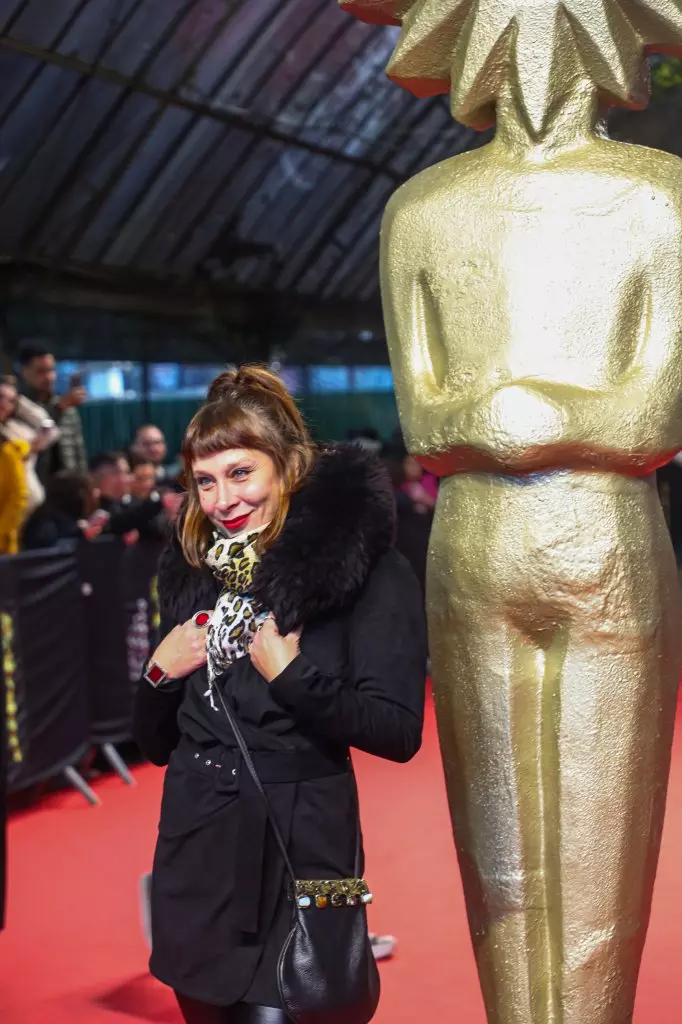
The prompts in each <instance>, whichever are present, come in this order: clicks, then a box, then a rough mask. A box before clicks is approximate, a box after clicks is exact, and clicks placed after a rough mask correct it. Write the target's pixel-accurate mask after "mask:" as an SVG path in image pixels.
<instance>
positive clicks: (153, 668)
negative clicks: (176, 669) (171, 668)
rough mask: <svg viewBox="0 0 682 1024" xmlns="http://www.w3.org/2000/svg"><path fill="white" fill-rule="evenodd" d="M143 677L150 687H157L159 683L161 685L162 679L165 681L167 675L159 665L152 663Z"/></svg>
mask: <svg viewBox="0 0 682 1024" xmlns="http://www.w3.org/2000/svg"><path fill="white" fill-rule="evenodd" d="M145 676H146V678H147V680H148V682H150V683H151V684H152V686H158V685H159V683H162V682H163V681H164V679H166V677H167V674H166V673H165V672H164V671H163V669H162V668H161V667H160V666H159V665H156V664H154V662H152V663H151V665H150V666H149V668H148V669H147V671H146V673H145Z"/></svg>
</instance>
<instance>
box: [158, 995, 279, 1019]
mask: <svg viewBox="0 0 682 1024" xmlns="http://www.w3.org/2000/svg"><path fill="white" fill-rule="evenodd" d="M175 995H176V998H177V1000H178V1003H179V1004H180V1009H181V1010H182V1016H183V1017H184V1018H185V1022H186V1024H287V1021H288V1020H289V1018H288V1017H287V1015H286V1013H285V1012H284V1010H276V1009H275V1008H274V1007H273V1006H252V1005H251V1004H249V1003H238V1004H237V1005H236V1006H225V1007H222V1006H209V1004H208V1003H200V1002H198V1001H197V1000H196V999H189V998H188V997H187V996H181V995H180V993H179V992H176V993H175Z"/></svg>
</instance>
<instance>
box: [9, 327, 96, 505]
mask: <svg viewBox="0 0 682 1024" xmlns="http://www.w3.org/2000/svg"><path fill="white" fill-rule="evenodd" d="M18 363H19V372H20V374H21V381H22V388H21V390H22V392H23V394H25V395H26V397H27V398H29V399H30V400H31V401H32V402H35V403H36V404H37V405H40V406H42V407H43V409H45V411H46V412H47V413H48V415H49V416H50V418H51V419H52V420H54V422H55V423H56V424H57V426H58V427H59V440H58V442H57V443H56V444H54V445H52V447H50V448H47V449H45V451H42V452H40V453H39V454H38V458H37V461H36V473H37V475H38V478H39V480H40V482H41V483H42V484H43V486H44V485H45V484H46V483H47V481H48V480H49V479H50V477H51V476H52V475H53V474H54V473H58V472H59V471H60V470H70V471H74V472H80V473H85V472H87V469H88V459H87V453H86V450H85V441H84V439H83V427H82V424H81V419H80V416H79V414H78V406H79V405H82V404H83V402H85V401H86V399H87V397H88V396H87V391H86V390H85V388H84V387H83V381H82V376H81V374H80V373H74V374H72V377H71V380H70V382H69V388H68V391H66V392H65V394H63V395H57V394H56V392H55V386H56V382H57V370H56V362H55V358H54V355H53V354H52V353H51V352H50V350H49V348H48V347H47V346H46V345H45V344H43V343H42V342H40V341H26V342H24V343H23V344H22V345H21V346H20V347H19V353H18Z"/></svg>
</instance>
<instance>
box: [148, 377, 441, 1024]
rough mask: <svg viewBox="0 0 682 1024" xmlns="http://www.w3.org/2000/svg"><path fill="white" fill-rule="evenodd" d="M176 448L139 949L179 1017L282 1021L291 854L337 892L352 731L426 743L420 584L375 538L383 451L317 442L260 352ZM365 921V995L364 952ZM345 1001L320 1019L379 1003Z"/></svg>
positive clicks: (353, 858) (222, 386)
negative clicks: (148, 949) (157, 799)
mask: <svg viewBox="0 0 682 1024" xmlns="http://www.w3.org/2000/svg"><path fill="white" fill-rule="evenodd" d="M182 457H183V465H184V474H185V483H186V486H187V495H188V497H187V504H186V507H185V509H184V512H183V513H182V514H181V516H180V518H179V521H178V524H177V526H178V534H177V537H176V538H175V539H174V542H173V543H172V544H171V546H170V547H169V548H168V550H167V551H166V552H165V554H164V556H163V559H162V563H161V569H160V574H159V596H160V602H161V611H162V631H163V633H165V636H164V639H163V640H162V641H161V643H160V645H159V647H158V648H157V649H156V651H155V652H154V655H153V657H152V660H151V662H150V664H149V666H148V668H147V672H146V673H145V678H144V680H143V681H142V683H141V685H140V687H139V689H138V693H137V704H136V736H137V739H138V742H139V744H140V746H141V748H142V750H143V751H144V752H145V753H146V754H147V756H148V757H149V758H150V759H151V760H152V761H154V762H155V763H157V764H160V765H165V764H167V765H168V770H167V773H166V780H165V786H164V796H163V803H162V807H161V821H160V825H159V838H158V842H157V848H156V855H155V860H154V869H153V881H152V897H151V903H152V948H153V952H152V959H151V969H152V973H153V974H155V976H156V977H157V978H159V979H160V980H161V981H164V982H165V983H166V984H168V985H171V986H172V987H173V988H174V989H175V991H176V993H177V994H178V1000H179V1003H180V1006H181V1008H182V1012H183V1014H184V1017H185V1020H186V1021H188V1022H189V1024H237V1022H239V1024H265V1022H268V1024H284V1022H285V1021H287V1020H289V1019H290V1018H289V1017H288V1016H287V1013H286V1010H285V1008H284V1005H283V1003H284V997H283V996H282V994H281V993H280V986H279V983H278V967H277V965H278V961H279V958H280V953H281V952H282V950H283V947H284V943H285V940H287V937H288V935H289V932H290V929H291V926H292V911H293V909H294V906H293V903H292V902H291V900H290V898H289V889H290V886H289V884H288V879H287V871H288V869H289V867H288V862H290V864H291V866H292V871H295V872H296V878H297V879H317V880H323V881H321V882H320V884H325V885H327V884H332V883H333V885H332V888H334V886H336V888H337V889H338V892H337V891H336V889H334V892H335V893H336V895H335V896H334V899H336V900H337V903H336V904H333V906H337V904H338V900H339V899H340V897H339V892H340V891H341V889H342V888H343V886H344V885H347V884H348V882H349V880H352V881H354V883H355V884H357V876H358V874H359V873H360V872H361V871H362V857H361V856H360V857H358V856H357V850H358V844H360V848H361V837H360V835H359V823H358V817H357V794H356V790H355V780H354V777H353V773H352V769H351V765H350V759H349V752H350V748H352V747H357V748H359V749H362V750H365V751H368V752H369V753H373V754H376V755H377V756H379V757H383V758H388V759H389V760H394V761H407V760H409V759H410V758H411V757H412V756H413V755H414V754H415V753H416V751H417V750H418V748H419V745H420V742H421V729H422V715H423V699H424V682H425V667H426V638H425V626H424V614H423V606H422V598H421V591H420V588H419V584H418V583H417V581H416V579H415V577H414V575H413V573H412V570H411V569H410V568H409V566H408V564H407V563H406V562H405V561H404V560H403V559H402V558H401V557H400V556H399V555H398V554H397V553H396V552H395V551H394V550H393V549H392V547H391V543H392V537H393V525H394V523H393V513H394V502H393V494H392V490H391V486H390V481H389V480H388V477H387V476H386V475H385V474H384V471H383V470H382V469H381V467H380V465H379V463H378V462H377V461H376V460H375V458H374V457H373V456H372V455H370V454H368V453H367V452H365V451H363V450H362V449H361V448H359V447H354V446H352V447H346V448H338V449H332V450H329V451H326V452H317V451H316V450H315V448H314V446H313V444H312V442H311V440H310V437H309V434H308V431H307V429H306V427H305V424H304V422H303V420H302V418H301V416H300V413H299V411H298V409H297V407H296V405H295V403H294V401H293V399H292V398H291V395H290V394H289V393H288V392H287V390H286V389H285V387H284V385H283V384H282V382H281V381H280V380H279V378H278V377H276V376H274V375H273V374H271V373H270V372H269V371H267V370H264V369H260V368H257V367H245V368H242V369H241V370H238V371H230V372H227V373H224V374H221V375H220V377H218V378H217V379H216V381H215V382H214V384H213V386H212V387H211V390H210V392H209V396H208V401H207V402H206V404H205V405H204V406H203V407H202V408H201V409H200V410H199V412H198V413H197V414H196V416H195V417H194V419H193V420H192V422H191V423H190V425H189V427H188V429H187V433H186V435H185V440H184V444H183V448H182ZM202 611H203V612H205V613H206V614H205V615H203V616H199V617H198V618H196V619H195V621H193V617H195V616H196V613H198V612H202ZM229 714H231V715H234V716H235V717H236V720H237V722H238V727H239V730H240V732H241V733H242V734H243V738H244V741H245V743H246V746H247V747H248V751H249V753H250V756H251V759H252V761H253V763H254V765H255V769H256V771H257V774H258V776H259V778H260V780H261V781H262V783H263V785H264V787H265V790H266V792H267V798H268V804H269V808H270V813H271V814H272V820H274V822H275V824H276V825H277V828H278V829H279V832H280V838H279V840H275V838H274V836H275V833H274V831H272V830H271V829H270V828H269V826H268V817H267V813H266V810H265V805H264V802H263V799H262V795H261V794H260V793H259V790H258V788H257V786H255V785H254V779H253V778H250V776H249V772H248V771H245V768H244V765H245V762H244V759H243V756H242V753H241V752H240V749H239V743H238V740H237V738H236V734H235V732H234V731H233V729H232V726H231V722H230V719H229ZM280 840H281V842H282V846H281V847H280V846H279V845H278V842H279V841H280ZM284 851H286V857H285V856H284V855H283V853H284ZM301 884H303V883H301ZM305 884H308V883H305ZM330 891H331V890H330ZM345 891H346V890H344V892H345ZM348 891H349V892H350V891H351V890H348ZM352 891H355V890H352ZM363 891H364V890H363ZM349 898H350V899H354V903H353V904H352V907H353V911H354V912H356V911H357V910H358V909H359V910H360V911H362V912H364V908H363V907H360V908H357V907H356V906H355V904H356V903H357V899H356V898H355V897H353V896H351V897H349ZM303 899H304V902H305V897H303ZM320 899H323V902H324V904H325V905H326V902H327V899H326V897H325V898H323V897H320ZM308 904H310V898H309V897H308ZM344 905H345V904H344ZM316 906H317V907H322V903H319V904H317V905H316ZM350 908H351V903H348V905H347V906H346V910H348V911H350ZM327 912H329V913H330V915H334V914H336V915H337V917H336V918H333V917H332V918H330V919H329V928H332V930H333V928H334V927H335V921H339V922H341V921H342V920H344V917H343V911H341V910H339V909H338V908H337V909H336V910H332V909H329V910H328V911H327V910H321V909H315V908H311V909H310V910H306V913H312V914H315V913H327ZM339 914H340V915H341V916H338V915H339ZM323 923H324V924H326V919H325V921H324V922H323ZM359 934H360V941H361V942H362V948H360V954H359V955H358V958H357V961H358V962H359V963H361V964H364V963H366V964H367V965H368V966H367V971H366V981H367V985H368V988H369V989H371V991H372V997H371V999H370V1000H369V1004H370V1005H371V1004H372V1001H373V1000H374V996H375V995H377V989H376V974H375V968H374V964H373V957H372V952H371V949H370V947H369V939H368V936H367V935H366V928H364V932H363V929H362V928H361V929H360V933H359ZM363 948H364V957H365V958H364V959H363V956H362V949H363ZM345 952H346V950H344V954H345ZM351 959H352V958H350V957H346V956H345V955H344V956H338V955H337V954H336V951H335V962H338V963H339V964H341V963H342V962H343V963H346V961H348V962H350V960H351ZM347 998H348V991H347V989H346V988H344V999H346V1000H347ZM358 1005H359V1004H358V1003H356V1005H355V1007H353V1006H350V1007H346V1005H345V1003H344V1006H335V1008H334V1012H335V1016H334V1017H333V1019H334V1021H335V1024H360V1022H361V1021H364V1022H366V1021H368V1020H369V1019H370V1016H371V1011H372V1009H373V1005H371V1009H370V1011H369V1016H368V1015H367V1012H365V1010H364V1009H363V1010H362V1012H359V1011H358ZM316 1019H319V1020H320V1021H321V1022H323V1021H324V1020H325V1019H326V1018H325V1017H324V1016H320V1017H319V1018H316Z"/></svg>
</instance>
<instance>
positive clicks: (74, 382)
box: [69, 370, 83, 389]
mask: <svg viewBox="0 0 682 1024" xmlns="http://www.w3.org/2000/svg"><path fill="white" fill-rule="evenodd" d="M82 387H83V374H82V373H81V372H80V370H79V371H77V372H76V373H72V374H71V379H70V380H69V388H71V389H73V388H82Z"/></svg>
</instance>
